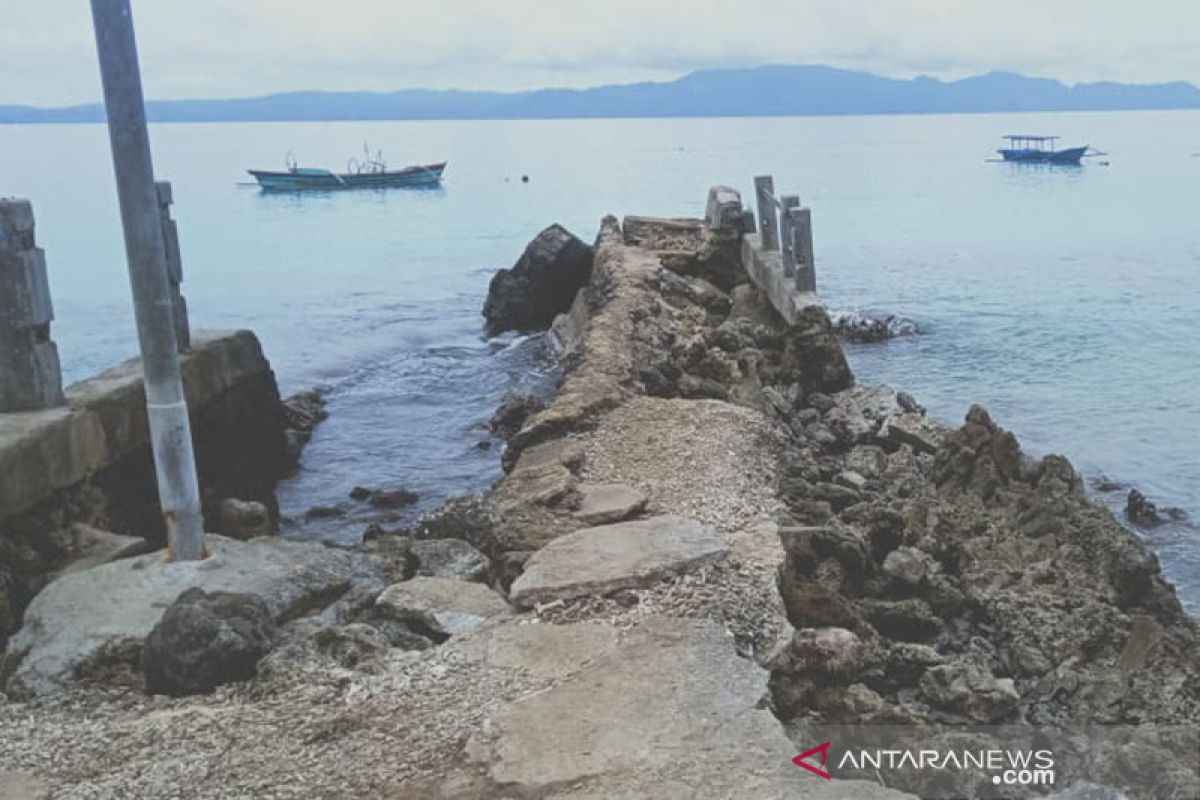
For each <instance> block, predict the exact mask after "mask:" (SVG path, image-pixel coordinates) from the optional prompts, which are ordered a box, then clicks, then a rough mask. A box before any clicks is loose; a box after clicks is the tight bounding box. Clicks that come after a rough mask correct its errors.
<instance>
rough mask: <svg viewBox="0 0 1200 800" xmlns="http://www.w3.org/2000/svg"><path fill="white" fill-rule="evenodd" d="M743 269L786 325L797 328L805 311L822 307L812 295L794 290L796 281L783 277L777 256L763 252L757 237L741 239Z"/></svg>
mask: <svg viewBox="0 0 1200 800" xmlns="http://www.w3.org/2000/svg"><path fill="white" fill-rule="evenodd" d="M742 265H743V266H744V267H745V270H746V274H747V275H748V276H749V277H750V280H751V281H752V282H753V283H754V285H755V286H757V287H758V288H759V289H761V290H762V292H763V294H765V295H766V296H767V299H768V300H770V301H771V305H772V306H774V307H775V310H776V311H778V312H779V315H780V316H781V317H783V319H784V321H786V322H787V323H788V324H789V325H794V324H796V321H797V320H798V319H799V317H800V312H801V311H803V310H804V309H806V308H808V307H810V306H819V305H821V301H820V299H819V298H818V297H817V295H816V293H815V292H802V291H800V290H799V289H797V288H796V283H795V280H794V279H793V278H791V277H789V276H787V275H786V274H784V269H783V263H782V260H781V256H780V253H779V252H778V251H771V250H763V249H762V244H761V239H760V237H759V235H758V234H748V235H746V236H745V237H743V238H742Z"/></svg>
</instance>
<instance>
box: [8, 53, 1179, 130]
mask: <svg viewBox="0 0 1200 800" xmlns="http://www.w3.org/2000/svg"><path fill="white" fill-rule="evenodd" d="M1174 108H1200V89H1198V88H1197V87H1196V86H1194V85H1193V84H1190V83H1185V82H1183V81H1179V82H1176V83H1158V84H1124V83H1080V84H1076V85H1074V86H1068V85H1066V84H1064V83H1061V82H1059V81H1056V80H1049V79H1046V78H1030V77H1026V76H1024V75H1017V74H1014V73H1011V72H991V73H988V74H987V75H980V76H977V77H972V78H964V79H962V80H957V81H941V80H937V79H935V78H926V77H920V78H913V79H911V80H899V79H895V78H884V77H881V76H878V75H871V74H868V73H865V72H853V71H849V70H843V69H833V68H832V67H822V66H763V67H753V68H748V69H706V70H699V71H696V72H692V73H689V74H688V75H685V76H684V77H682V78H679V79H678V80H674V81H669V82H666V83H633V84H626V85H619V86H599V87H596V88H592V89H539V90H536V91H526V92H511V93H504V92H464V91H454V90H449V91H436V90H427V89H408V90H404V91H398V92H382V93H377V92H288V93H286V94H273V95H267V96H265V97H251V98H243V99H234V100H155V101H150V102H149V103H147V113H148V114H149V116H150V119H151V120H152V121H156V122H250V121H299V120H400V119H562V118H579V117H584V118H587V117H742V116H804V115H832V114H934V113H937V114H947V113H971V112H1006V111H1125V110H1142V109H1174ZM103 119H104V111H103V109H102V108H101V106H100V105H99V104H90V105H78V106H68V107H64V108H34V107H30V106H0V123H4V122H10V123H13V122H101V121H103Z"/></svg>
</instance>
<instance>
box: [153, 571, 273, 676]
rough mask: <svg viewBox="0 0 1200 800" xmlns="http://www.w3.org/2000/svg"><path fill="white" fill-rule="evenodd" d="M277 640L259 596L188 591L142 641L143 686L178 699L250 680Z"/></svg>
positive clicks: (271, 621)
mask: <svg viewBox="0 0 1200 800" xmlns="http://www.w3.org/2000/svg"><path fill="white" fill-rule="evenodd" d="M276 637H277V629H276V627H275V622H274V620H273V619H272V618H271V612H270V610H269V609H268V608H267V604H266V603H265V602H263V600H262V598H260V597H257V596H256V595H252V594H237V593H234V592H213V593H212V594H208V593H206V592H205V591H204V590H203V589H199V588H192V589H188V590H187V591H185V592H184V593H183V594H181V595H179V597H178V598H177V599H176V600H175V602H174V603H172V604H171V605H170V606H168V607H167V610H166V611H165V612H163V616H162V619H161V620H160V621H159V623H158V624H157V625H155V626H154V629H153V630H152V631H150V635H149V636H148V637H146V643H145V646H144V647H143V649H142V672H143V674H144V675H145V677H146V688H147V689H148V690H149V691H151V692H153V693H155V694H168V695H172V696H175V697H179V696H183V695H189V694H201V693H207V692H211V691H212V690H213V689H215V688H216V687H218V686H221V685H223V684H226V683H232V682H234V681H244V680H249V679H250V678H252V677H254V674H255V667H256V666H257V664H258V661H259V659H261V658H262V657H263V656H265V655H266V654H267V653H269V652H270V651H271V649H272V648H273V647H274V646H275V640H276Z"/></svg>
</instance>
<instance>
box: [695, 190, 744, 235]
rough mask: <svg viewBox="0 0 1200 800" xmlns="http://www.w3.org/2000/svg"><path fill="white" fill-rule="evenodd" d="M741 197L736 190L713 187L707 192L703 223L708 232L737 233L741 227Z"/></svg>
mask: <svg viewBox="0 0 1200 800" xmlns="http://www.w3.org/2000/svg"><path fill="white" fill-rule="evenodd" d="M742 213H743V212H742V196H741V194H739V193H738V191H737V189H732V188H730V187H728V186H714V187H712V188H711V189H709V190H708V205H707V206H706V207H705V210H704V223H705V224H706V225H707V226H708V228H709V230H714V231H721V230H728V231H739V230H740V229H741V225H742Z"/></svg>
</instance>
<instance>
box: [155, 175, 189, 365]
mask: <svg viewBox="0 0 1200 800" xmlns="http://www.w3.org/2000/svg"><path fill="white" fill-rule="evenodd" d="M154 188H155V189H156V190H157V191H158V216H159V218H160V219H161V220H162V239H163V248H164V249H165V250H166V256H167V281H168V283H169V284H170V291H171V310H172V312H173V313H174V317H175V341H176V345H177V346H178V348H179V352H181V353H186V352H187V351H188V350H189V349H190V348H191V346H192V330H191V325H190V323H189V322H188V312H187V299H186V298H185V297H184V296H183V293H182V284H183V258H182V256H181V255H180V251H179V226H177V225H176V224H175V220H173V219H171V204H172V203H174V202H175V197H174V193H173V192H172V191H171V182H170V181H158V182H156V183H155V184H154Z"/></svg>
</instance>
